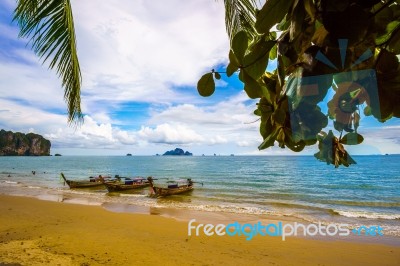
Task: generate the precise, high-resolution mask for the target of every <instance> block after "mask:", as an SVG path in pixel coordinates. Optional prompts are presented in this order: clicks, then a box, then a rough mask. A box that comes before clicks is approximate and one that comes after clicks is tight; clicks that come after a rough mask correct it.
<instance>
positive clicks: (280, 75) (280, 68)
mask: <svg viewBox="0 0 400 266" xmlns="http://www.w3.org/2000/svg"><path fill="white" fill-rule="evenodd" d="M277 68H278V81H279V84H280V85H281V87H283V85H284V84H285V76H286V73H285V72H286V71H285V65H284V63H283V58H282V56H281V55H278V66H277Z"/></svg>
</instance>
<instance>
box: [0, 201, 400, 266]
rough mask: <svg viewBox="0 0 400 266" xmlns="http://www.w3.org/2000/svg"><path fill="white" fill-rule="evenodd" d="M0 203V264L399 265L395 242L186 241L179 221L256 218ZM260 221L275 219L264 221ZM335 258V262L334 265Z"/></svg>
mask: <svg viewBox="0 0 400 266" xmlns="http://www.w3.org/2000/svg"><path fill="white" fill-rule="evenodd" d="M0 202H2V204H1V205H0V228H1V230H0V264H2V263H19V264H20V265H40V264H44V263H48V264H51V265H57V264H60V265H104V264H107V265H134V264H135V265H154V264H160V263H162V264H165V265H186V264H193V265H204V264H208V265H217V264H218V265H219V264H228V265H233V264H234V265H238V264H243V265H265V264H268V263H271V264H272V263H275V264H277V265H317V264H325V265H345V264H346V263H347V265H398V264H399V262H400V247H399V246H398V245H394V244H395V243H396V242H394V243H393V245H391V244H388V243H386V244H382V243H370V242H364V241H357V242H354V241H347V239H346V241H343V240H333V239H332V240H331V239H328V240H326V239H324V240H321V239H311V238H304V237H290V238H287V239H286V241H282V240H281V239H279V238H275V237H260V236H255V237H254V238H253V239H252V240H251V241H246V240H245V238H244V237H243V236H240V237H239V236H238V237H229V236H226V235H225V236H222V237H219V236H211V237H207V236H205V235H200V236H188V233H187V230H188V224H187V222H185V220H186V218H190V217H192V218H198V219H199V222H209V221H210V222H211V221H213V222H218V221H220V222H222V221H227V219H232V217H234V218H235V217H236V218H241V219H242V221H249V220H251V219H254V218H256V217H255V216H254V217H249V216H243V215H236V214H217V215H216V214H215V213H205V212H196V213H195V212H194V211H190V212H189V213H185V212H182V211H181V210H174V209H153V210H152V211H153V213H150V215H149V214H145V213H146V212H147V209H145V208H143V207H140V210H139V209H136V210H135V211H136V213H133V212H129V211H128V212H126V210H125V211H124V212H121V210H119V212H117V211H116V210H115V209H114V211H110V210H109V208H110V207H113V206H108V207H107V206H88V205H82V204H72V203H64V202H54V201H46V200H39V199H36V198H29V197H21V196H8V195H0ZM133 208H134V207H133ZM137 212H139V213H137ZM140 212H144V213H143V214H142V213H140ZM185 215H186V217H185ZM187 215H190V217H188V216H187ZM171 217H174V218H171ZM200 219H202V220H200ZM278 219H279V220H281V217H278ZM267 220H269V221H271V220H274V219H273V218H272V217H271V219H270V217H267ZM286 221H288V220H286ZM397 243H399V242H397ZM338 257H341V258H342V259H341V260H340V261H339V260H338V259H337V258H338ZM85 263H86V264H85Z"/></svg>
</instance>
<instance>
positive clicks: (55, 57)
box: [13, 0, 83, 123]
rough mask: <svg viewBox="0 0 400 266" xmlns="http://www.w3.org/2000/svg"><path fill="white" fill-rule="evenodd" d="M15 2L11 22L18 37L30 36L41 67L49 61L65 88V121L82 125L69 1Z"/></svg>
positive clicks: (78, 68) (78, 74)
mask: <svg viewBox="0 0 400 266" xmlns="http://www.w3.org/2000/svg"><path fill="white" fill-rule="evenodd" d="M17 2H18V3H17V8H16V9H15V13H14V18H13V20H15V21H17V23H18V26H19V27H20V33H19V36H20V37H29V36H30V37H31V39H30V43H31V45H32V49H33V51H34V52H35V53H36V54H37V55H38V56H39V57H40V58H43V63H44V62H46V61H47V60H48V59H50V60H51V61H50V64H49V68H51V69H53V68H56V71H57V74H58V76H59V77H60V78H61V79H62V86H63V87H64V98H65V101H66V102H67V105H68V121H69V122H78V123H80V122H83V114H82V111H81V106H80V104H81V98H80V94H81V82H82V77H81V71H80V67H79V61H78V55H77V48H76V40H75V28H74V20H73V16H72V8H71V3H70V0H64V1H38V0H30V1H28V0H19V1H17Z"/></svg>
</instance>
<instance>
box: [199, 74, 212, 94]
mask: <svg viewBox="0 0 400 266" xmlns="http://www.w3.org/2000/svg"><path fill="white" fill-rule="evenodd" d="M197 90H198V92H199V94H200V95H201V96H203V97H208V96H211V95H212V94H213V93H214V91H215V82H214V78H213V73H212V72H210V73H207V74H204V75H203V76H202V77H201V78H200V80H199V82H197Z"/></svg>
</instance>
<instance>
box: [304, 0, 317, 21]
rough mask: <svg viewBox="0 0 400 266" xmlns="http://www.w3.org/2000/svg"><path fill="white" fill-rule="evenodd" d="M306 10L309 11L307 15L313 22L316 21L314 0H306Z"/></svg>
mask: <svg viewBox="0 0 400 266" xmlns="http://www.w3.org/2000/svg"><path fill="white" fill-rule="evenodd" d="M304 9H305V10H306V11H307V14H308V15H309V16H310V17H311V20H314V19H315V15H316V13H317V10H316V9H315V6H314V2H313V0H304Z"/></svg>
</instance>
